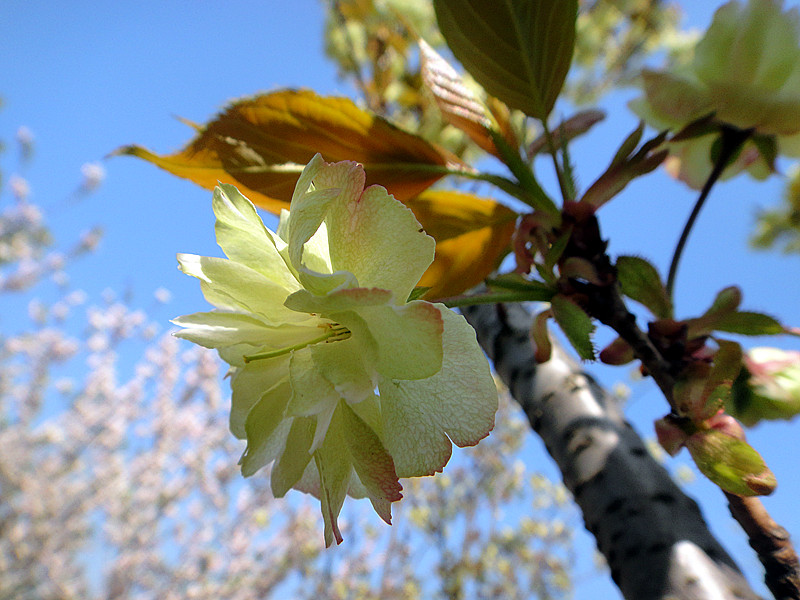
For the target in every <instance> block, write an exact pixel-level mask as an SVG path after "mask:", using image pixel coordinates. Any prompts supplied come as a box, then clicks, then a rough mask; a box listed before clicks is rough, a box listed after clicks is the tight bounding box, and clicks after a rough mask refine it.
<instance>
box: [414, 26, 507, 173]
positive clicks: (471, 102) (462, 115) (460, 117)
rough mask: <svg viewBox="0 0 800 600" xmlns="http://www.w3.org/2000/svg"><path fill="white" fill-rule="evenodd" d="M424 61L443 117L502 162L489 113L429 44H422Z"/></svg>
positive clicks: (424, 76)
mask: <svg viewBox="0 0 800 600" xmlns="http://www.w3.org/2000/svg"><path fill="white" fill-rule="evenodd" d="M419 49H420V56H421V58H422V79H423V81H424V82H425V85H426V86H427V87H428V89H429V90H430V91H431V93H432V94H433V97H434V98H435V99H436V104H437V105H438V106H439V110H441V111H442V115H443V116H444V118H445V119H446V120H447V122H448V123H450V124H451V125H452V126H453V127H457V128H458V129H460V130H461V131H463V132H464V133H466V134H467V135H468V136H469V138H470V139H471V140H472V141H473V142H475V143H476V144H477V145H478V146H479V147H480V148H482V149H483V150H485V151H486V152H488V153H490V154H493V155H495V156H496V157H497V158H500V159H502V156H501V154H500V151H499V150H498V149H497V147H495V145H494V142H493V141H492V136H491V134H490V133H489V131H490V130H491V128H492V123H491V121H490V120H489V118H488V117H487V114H486V112H487V111H486V109H485V107H484V106H483V104H481V103H480V102H479V101H478V99H477V98H476V97H475V95H474V94H473V93H472V92H471V91H470V90H469V89H468V88H467V87H466V86H465V85H464V82H463V80H462V79H461V76H460V75H459V74H458V72H457V71H456V70H455V69H454V68H453V67H452V66H450V63H448V62H447V61H446V60H445V59H444V58H443V57H442V56H441V55H440V54H439V53H438V52H436V50H434V49H433V48H431V47H430V46H429V45H428V44H427V43H426V42H425V40H420V41H419Z"/></svg>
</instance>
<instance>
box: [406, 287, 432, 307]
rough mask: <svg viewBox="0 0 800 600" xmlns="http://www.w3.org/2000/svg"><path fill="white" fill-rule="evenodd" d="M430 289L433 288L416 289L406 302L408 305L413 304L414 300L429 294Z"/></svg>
mask: <svg viewBox="0 0 800 600" xmlns="http://www.w3.org/2000/svg"><path fill="white" fill-rule="evenodd" d="M429 289H431V288H429V287H424V286H417V287H415V288H414V289H413V290H411V293H410V294H409V295H408V299H407V300H406V302H407V303H408V302H413V301H414V300H419V299H420V298H422V297H423V296H424V295H425V294H426V293H427V291H428V290H429Z"/></svg>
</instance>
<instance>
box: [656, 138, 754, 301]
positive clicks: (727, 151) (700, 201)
mask: <svg viewBox="0 0 800 600" xmlns="http://www.w3.org/2000/svg"><path fill="white" fill-rule="evenodd" d="M752 133H753V130H752V129H748V130H741V129H736V128H733V127H730V126H723V127H722V136H721V138H720V140H721V142H722V145H721V148H720V151H719V156H718V157H717V160H716V162H715V163H714V168H713V169H712V171H711V174H710V175H709V176H708V179H707V180H706V182H705V184H704V185H703V189H702V190H701V191H700V196H699V197H698V198H697V202H696V203H695V205H694V208H693V209H692V213H691V214H690V215H689V219H688V220H687V221H686V225H684V226H683V231H682V232H681V237H680V238H679V239H678V244H677V245H676V246H675V252H674V253H673V254H672V262H670V265H669V274H668V275H667V285H666V290H667V295H668V296H669V297H670V298H672V290H673V288H674V286H675V277H676V276H677V275H678V264H679V263H680V260H681V254H683V248H684V246H686V240H688V239H689V233H690V232H691V231H692V227H693V226H694V222H695V221H696V220H697V216H698V215H699V214H700V210H701V209H702V208H703V205H704V204H705V202H706V198H708V195H709V193H710V192H711V188H712V187H714V184H715V183H716V182H717V180H718V179H719V178H720V176H721V175H722V172H723V171H724V170H725V167H727V166H728V164H729V163H730V160H731V158H733V157H734V156H735V155H736V153H737V152H738V151H739V150H740V149H741V147H742V145H743V144H744V143H745V142H746V141H747V140H748V138H749V137H750V136H751V135H752Z"/></svg>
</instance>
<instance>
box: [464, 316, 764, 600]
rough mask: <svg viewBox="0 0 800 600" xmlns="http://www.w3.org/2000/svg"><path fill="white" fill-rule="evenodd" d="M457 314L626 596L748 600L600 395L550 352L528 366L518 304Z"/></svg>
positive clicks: (734, 571) (748, 593)
mask: <svg viewBox="0 0 800 600" xmlns="http://www.w3.org/2000/svg"><path fill="white" fill-rule="evenodd" d="M461 310H462V312H463V314H464V316H465V317H466V318H467V320H468V321H469V322H470V323H471V324H472V326H473V327H474V328H475V330H476V331H477V334H478V341H479V342H480V343H481V345H482V346H483V348H484V350H485V351H486V353H487V354H488V355H489V357H490V358H491V359H492V361H493V362H494V366H495V370H496V372H497V373H498V375H499V376H500V377H501V378H502V379H503V381H504V382H505V383H506V385H507V386H508V387H509V389H510V391H511V394H512V395H513V396H514V398H515V399H516V400H517V402H519V404H520V405H521V406H522V408H523V409H524V411H525V413H526V415H527V416H528V420H529V421H530V424H531V427H532V428H533V430H534V431H536V432H537V433H538V434H539V435H540V436H541V438H542V440H543V441H544V443H545V446H546V448H547V450H548V452H549V453H550V455H551V456H552V457H553V459H554V460H555V461H556V463H557V464H558V466H559V468H560V469H561V473H562V475H563V478H564V483H565V484H566V486H567V487H568V488H569V489H570V490H571V491H572V493H573V495H574V497H575V501H576V502H577V504H578V505H579V506H580V508H581V510H582V511H583V516H584V522H585V524H586V528H587V529H588V530H589V531H590V532H591V533H592V534H593V535H594V536H595V538H596V540H597V546H598V548H599V549H600V551H601V552H602V553H603V555H604V556H605V557H606V560H607V562H608V564H609V567H610V568H611V576H612V578H613V579H614V581H615V583H616V584H617V585H618V586H619V588H620V590H621V592H622V594H623V596H624V597H625V598H627V599H629V600H634V599H635V600H667V598H671V599H680V600H684V599H685V600H690V599H691V600H705V599H708V600H711V599H731V600H733V599H737V600H742V599H748V600H755V599H756V598H757V596H756V594H755V593H754V592H753V590H752V589H751V588H750V587H749V585H748V584H747V582H746V580H745V579H744V577H743V576H742V574H741V572H740V571H739V569H738V568H737V567H736V565H735V563H734V562H733V560H732V559H731V557H730V556H729V555H728V554H727V553H726V552H725V550H724V549H723V548H722V546H720V544H719V543H718V542H717V541H716V539H715V538H714V537H713V536H712V535H711V533H710V532H709V531H708V527H707V525H706V523H705V521H704V520H703V518H702V515H701V514H700V511H699V509H698V507H697V504H696V503H695V502H694V500H692V499H691V498H689V497H688V496H686V495H685V494H684V493H683V492H682V491H681V490H680V488H678V487H677V485H675V483H674V482H673V481H672V480H671V479H670V477H669V475H668V473H667V472H666V471H665V470H664V468H663V467H662V466H661V465H659V464H658V463H657V462H656V461H655V460H654V459H653V458H652V457H651V456H650V454H649V453H648V452H647V450H646V448H645V446H644V443H643V441H642V440H641V438H639V436H638V435H637V434H636V433H635V432H634V430H633V429H632V428H631V426H630V425H629V424H628V423H627V422H625V420H624V418H623V417H622V415H621V413H620V411H619V410H618V409H617V407H616V406H615V405H614V403H613V402H611V401H610V400H609V398H608V396H607V394H605V393H604V392H603V390H602V389H601V388H600V387H599V386H598V385H597V384H596V383H595V382H594V381H593V380H592V379H591V378H590V377H589V376H588V375H586V374H584V373H583V372H581V371H580V370H579V369H578V367H577V365H576V364H575V363H574V362H573V361H572V360H571V359H569V358H568V357H567V355H566V354H565V353H564V352H563V351H562V350H560V348H558V347H555V348H554V353H553V357H552V358H551V360H550V361H548V362H547V363H544V364H542V365H536V363H535V362H534V360H533V347H532V345H531V342H530V339H529V335H528V332H529V330H530V325H531V317H530V315H529V314H528V313H527V311H525V309H524V308H522V306H521V305H518V304H510V305H502V304H500V305H494V306H486V305H482V306H472V307H464V308H462V309H461Z"/></svg>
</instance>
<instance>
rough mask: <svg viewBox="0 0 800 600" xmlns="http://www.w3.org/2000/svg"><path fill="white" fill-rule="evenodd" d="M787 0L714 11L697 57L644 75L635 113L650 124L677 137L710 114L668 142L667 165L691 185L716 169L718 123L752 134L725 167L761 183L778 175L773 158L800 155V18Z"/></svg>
mask: <svg viewBox="0 0 800 600" xmlns="http://www.w3.org/2000/svg"><path fill="white" fill-rule="evenodd" d="M782 5H783V2H782V0H748V2H747V3H746V4H742V3H739V2H736V1H732V2H728V3H727V4H725V5H723V6H722V7H720V8H719V9H718V10H717V11H716V13H715V14H714V19H713V21H712V23H711V26H710V27H709V29H708V31H707V32H706V34H705V35H704V36H703V38H702V39H701V40H700V41H699V42H698V44H697V46H696V48H695V50H694V56H693V58H692V60H691V61H689V62H688V63H686V64H682V65H679V66H676V67H674V68H672V69H669V70H662V71H654V70H645V71H644V72H643V73H642V87H643V90H644V96H643V97H641V98H637V99H636V100H634V101H632V102H631V103H630V107H631V109H632V110H633V111H634V112H635V113H636V114H637V115H638V116H640V117H641V118H642V119H644V121H645V122H647V123H648V124H649V125H651V126H653V127H655V128H658V129H662V130H664V129H671V130H672V131H673V132H677V131H679V130H681V129H682V128H684V127H686V126H687V125H689V124H690V123H695V122H698V121H699V120H701V119H704V118H705V117H708V116H710V115H711V116H713V120H712V121H711V122H710V123H708V124H707V125H709V126H708V127H705V128H698V131H696V132H695V134H694V135H693V136H692V137H688V136H687V139H684V140H682V141H675V142H671V143H670V144H669V146H670V152H671V156H670V158H669V159H668V160H667V163H666V166H667V168H668V170H670V171H671V173H672V174H673V175H675V176H677V177H679V178H680V179H682V180H683V181H685V182H686V183H688V184H689V185H690V186H692V187H694V188H700V187H701V186H702V185H703V183H704V182H705V179H706V178H707V177H708V175H709V173H710V172H711V155H712V151H713V146H714V143H715V141H716V140H717V138H718V137H719V133H718V128H717V129H716V130H715V128H714V127H713V125H717V127H718V126H722V125H724V126H728V127H734V128H737V129H740V130H743V131H749V130H752V137H751V140H750V141H748V142H747V143H746V144H745V146H744V147H743V148H742V150H741V152H740V153H739V154H738V156H737V157H736V160H735V161H734V162H733V163H732V164H731V165H730V166H729V167H728V168H727V169H726V171H725V173H724V177H730V176H732V175H734V174H736V173H738V172H740V171H741V170H743V169H746V170H747V171H748V172H749V173H750V174H751V175H752V176H754V177H756V178H757V179H763V178H765V177H767V176H768V175H769V174H770V173H771V172H772V170H773V165H772V161H773V158H774V155H775V154H776V153H779V154H784V155H787V156H800V44H799V43H798V42H799V41H800V13H799V12H798V10H797V9H796V8H793V9H791V10H787V11H783V9H782Z"/></svg>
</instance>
